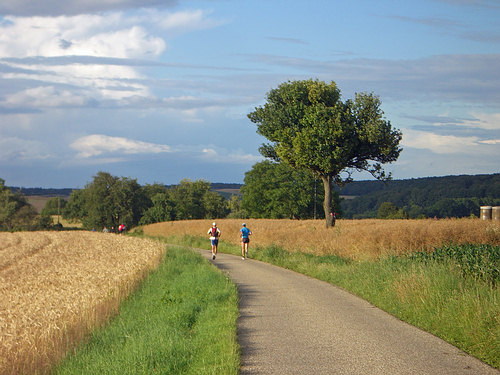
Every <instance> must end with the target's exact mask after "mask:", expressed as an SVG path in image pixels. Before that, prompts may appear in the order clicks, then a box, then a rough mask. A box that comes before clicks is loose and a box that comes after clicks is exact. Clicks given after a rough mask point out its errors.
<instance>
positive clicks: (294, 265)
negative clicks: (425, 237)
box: [168, 236, 500, 368]
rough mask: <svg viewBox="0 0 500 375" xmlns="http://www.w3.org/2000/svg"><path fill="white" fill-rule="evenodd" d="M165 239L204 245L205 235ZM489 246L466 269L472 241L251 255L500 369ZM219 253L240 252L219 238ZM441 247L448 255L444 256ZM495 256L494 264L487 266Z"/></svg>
mask: <svg viewBox="0 0 500 375" xmlns="http://www.w3.org/2000/svg"><path fill="white" fill-rule="evenodd" d="M168 240H169V242H177V243H183V244H185V245H189V246H193V247H201V248H208V247H207V240H206V238H201V237H192V236H184V237H174V236H173V237H168ZM464 249H465V250H464ZM490 250H491V253H489V254H490V256H489V257H480V259H479V258H478V262H476V263H477V264H480V265H483V266H481V267H480V269H479V270H478V272H469V271H467V272H464V269H465V268H464V267H465V266H467V270H468V269H469V268H470V264H469V260H468V259H469V258H470V257H478V256H477V255H476V254H475V252H474V246H471V245H469V248H467V247H464V248H463V249H462V248H458V249H457V248H450V249H447V250H446V249H445V250H442V249H438V251H437V252H436V254H437V255H439V256H434V257H433V256H425V255H418V254H417V255H415V254H414V255H411V256H391V257H387V258H381V259H379V260H367V261H353V260H349V259H345V258H341V257H339V256H328V255H327V256H315V255H311V254H305V253H299V252H287V251H285V250H283V249H281V248H279V247H277V246H267V247H252V248H250V254H249V255H250V257H251V258H253V259H258V260H261V261H264V262H268V263H272V264H275V265H277V266H280V267H284V268H288V269H291V270H294V271H297V272H300V273H303V274H306V275H309V276H311V277H314V278H317V279H320V280H324V281H327V282H329V283H332V284H335V285H338V286H340V287H342V288H344V289H346V290H348V291H350V292H352V293H353V294H356V295H358V296H360V297H362V298H363V299H365V300H367V301H369V302H371V303H372V304H374V305H375V306H377V307H379V308H381V309H383V310H385V311H387V312H389V313H391V314H392V315H394V316H396V317H398V318H400V319H401V320H404V321H406V322H409V323H410V324H413V325H415V326H417V327H420V328H422V329H424V330H426V331H428V332H431V333H433V334H435V335H436V336H439V337H441V338H443V339H444V340H446V341H448V342H450V343H451V344H453V345H455V346H457V347H458V348H460V349H462V350H464V351H466V352H468V353H470V354H471V355H473V356H475V357H477V358H479V359H481V360H482V361H484V362H486V363H488V364H490V365H492V366H493V367H496V368H500V304H499V302H500V287H499V284H500V283H498V282H494V281H495V278H493V282H491V277H492V276H491V275H497V274H498V265H499V264H498V248H490ZM219 251H221V252H226V253H232V254H235V255H239V254H240V251H241V250H240V247H239V246H234V245H231V244H227V243H225V242H223V241H221V242H220V243H219ZM443 251H446V252H447V254H449V255H450V256H449V257H448V258H447V257H446V256H442V252H443ZM464 251H465V254H469V255H470V256H469V257H466V256H465V255H463V254H464ZM483 251H484V249H483ZM457 254H458V255H459V256H457ZM493 257H495V259H496V260H495V262H494V264H492V265H489V266H488V267H486V268H485V267H484V264H486V263H488V262H490V263H491V259H493ZM443 259H447V260H446V261H443ZM464 259H465V260H464ZM485 269H486V270H487V271H484V270H485ZM495 270H496V271H495ZM485 275H486V277H485ZM488 280H490V281H488Z"/></svg>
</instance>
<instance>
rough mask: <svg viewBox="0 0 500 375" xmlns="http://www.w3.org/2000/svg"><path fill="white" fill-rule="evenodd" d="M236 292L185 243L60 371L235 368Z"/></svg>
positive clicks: (169, 371) (195, 371) (217, 370)
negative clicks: (183, 247) (185, 247)
mask: <svg viewBox="0 0 500 375" xmlns="http://www.w3.org/2000/svg"><path fill="white" fill-rule="evenodd" d="M237 318H238V295H237V290H236V287H235V285H234V284H233V283H232V282H231V280H230V279H229V278H228V277H227V276H225V275H223V274H221V273H220V272H219V271H217V270H216V269H215V268H214V267H211V266H209V264H208V263H207V262H206V261H205V260H204V259H202V258H201V257H200V256H199V255H197V254H195V253H193V252H190V251H186V250H185V249H182V248H180V247H171V248H169V249H167V252H166V255H165V260H164V262H163V263H162V264H161V265H160V266H159V268H158V269H157V270H156V271H154V272H153V273H151V275H150V276H149V277H148V278H147V279H146V280H145V281H144V283H143V284H142V285H141V287H140V288H139V289H138V290H137V292H136V293H134V294H133V295H132V296H130V297H129V298H128V299H127V300H125V301H124V302H123V303H122V305H121V307H120V313H119V315H118V316H117V317H116V318H115V319H113V320H112V321H111V322H110V324H109V325H108V326H106V327H104V328H102V329H100V330H97V331H96V332H94V333H93V334H92V335H91V337H90V339H89V341H88V342H87V343H86V344H84V345H83V346H82V347H80V348H79V349H78V350H77V351H75V353H73V354H71V355H69V356H68V357H67V358H66V359H65V360H64V361H63V362H62V363H61V364H60V365H59V366H58V367H57V368H56V369H55V370H54V372H53V373H54V374H120V375H124V374H134V375H135V374H155V373H159V374H237V373H238V370H239V346H238V344H237V337H236V320H237Z"/></svg>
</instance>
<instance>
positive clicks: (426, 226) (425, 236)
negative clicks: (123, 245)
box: [143, 219, 500, 260]
mask: <svg viewBox="0 0 500 375" xmlns="http://www.w3.org/2000/svg"><path fill="white" fill-rule="evenodd" d="M246 222H247V226H248V227H249V228H250V229H251V230H252V233H253V234H252V236H251V243H252V246H269V245H272V244H274V245H277V246H279V247H282V248H284V249H286V250H288V251H301V252H306V253H311V254H315V255H338V256H341V257H344V258H350V259H354V260H375V259H379V258H381V257H384V256H387V255H401V254H406V253H410V252H414V251H423V250H432V249H433V248H435V247H439V246H442V245H445V244H466V243H473V244H475V243H483V244H492V245H500V222H494V221H493V222H492V221H483V220H479V219H439V220H438V219H427V220H376V219H366V220H337V223H336V225H335V227H333V228H325V222H324V220H301V221H299V220H272V219H249V220H247V221H246ZM211 223H212V221H210V220H190V221H171V222H164V223H156V224H151V225H148V226H146V227H144V228H143V230H144V234H147V235H151V236H169V235H175V236H179V235H180V236H183V235H190V236H205V235H206V233H207V231H208V229H209V228H210V226H211ZM241 224H242V220H241V219H240V220H236V219H221V220H217V225H218V227H219V228H220V229H221V231H222V237H221V240H223V241H225V242H228V243H231V244H239V243H240V237H239V229H240V228H241ZM207 244H208V241H207Z"/></svg>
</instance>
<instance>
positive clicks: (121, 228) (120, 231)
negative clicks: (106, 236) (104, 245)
mask: <svg viewBox="0 0 500 375" xmlns="http://www.w3.org/2000/svg"><path fill="white" fill-rule="evenodd" d="M123 232H125V225H124V224H120V225H119V226H118V233H120V234H122V233H123Z"/></svg>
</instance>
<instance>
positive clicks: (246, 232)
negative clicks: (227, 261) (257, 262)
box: [240, 223, 252, 260]
mask: <svg viewBox="0 0 500 375" xmlns="http://www.w3.org/2000/svg"><path fill="white" fill-rule="evenodd" d="M242 225H243V228H241V229H240V234H241V259H243V260H245V258H246V257H248V244H249V243H250V238H249V237H248V236H250V235H251V234H252V231H251V230H250V229H248V228H247V225H246V224H245V223H243V224H242Z"/></svg>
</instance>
